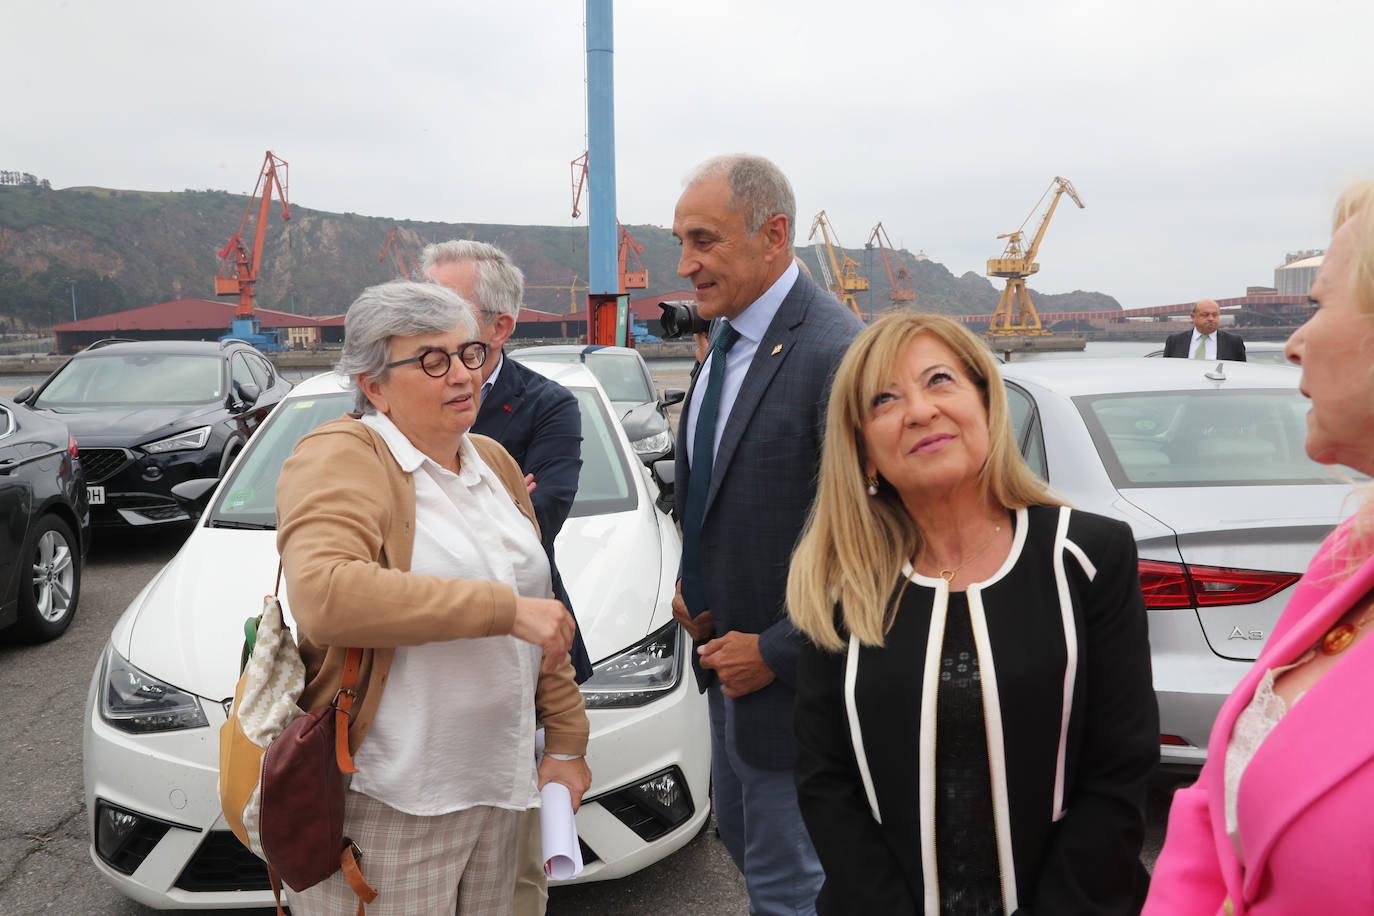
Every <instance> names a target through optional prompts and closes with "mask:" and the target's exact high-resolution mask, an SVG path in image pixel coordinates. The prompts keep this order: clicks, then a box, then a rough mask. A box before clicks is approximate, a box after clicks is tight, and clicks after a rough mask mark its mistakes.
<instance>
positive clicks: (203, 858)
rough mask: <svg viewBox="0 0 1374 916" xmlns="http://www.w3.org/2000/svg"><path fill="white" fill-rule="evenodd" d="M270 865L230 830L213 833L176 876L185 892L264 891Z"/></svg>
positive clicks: (267, 884)
mask: <svg viewBox="0 0 1374 916" xmlns="http://www.w3.org/2000/svg"><path fill="white" fill-rule="evenodd" d="M271 886H272V885H271V884H270V883H269V882H268V880H267V864H266V863H265V862H263V861H262V859H259V858H258V857H257V856H255V855H253V854H252V853H251V852H249V851H248V847H247V846H244V845H243V844H242V843H240V842H239V839H238V837H236V836H234V835H233V834H232V833H230V832H229V831H228V830H212V831H210V833H209V835H207V836H206V837H205V842H203V843H201V844H200V848H199V849H197V850H196V854H195V855H194V856H192V857H191V861H190V862H187V863H186V867H185V868H183V869H182V870H181V874H180V875H178V876H177V880H176V887H178V888H180V889H181V890H183V891H194V892H200V893H205V892H207V891H265V890H268V889H269V888H271Z"/></svg>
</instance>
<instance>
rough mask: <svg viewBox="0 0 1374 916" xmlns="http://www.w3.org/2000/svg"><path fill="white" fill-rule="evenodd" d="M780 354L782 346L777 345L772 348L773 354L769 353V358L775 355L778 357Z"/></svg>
mask: <svg viewBox="0 0 1374 916" xmlns="http://www.w3.org/2000/svg"><path fill="white" fill-rule="evenodd" d="M781 352H782V344H778V345H777V346H776V347H774V348H773V352H772V353H770V354H769V356H777V355H778V354H779V353H781Z"/></svg>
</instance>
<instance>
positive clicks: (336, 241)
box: [0, 186, 1120, 330]
mask: <svg viewBox="0 0 1374 916" xmlns="http://www.w3.org/2000/svg"><path fill="white" fill-rule="evenodd" d="M247 207H248V198H247V197H245V196H244V195H241V194H230V193H228V192H225V191H216V190H205V191H192V190H186V191H181V192H145V191H118V190H109V189H104V188H89V187H88V188H65V189H62V190H51V189H46V188H42V187H33V186H0V330H6V329H9V330H15V329H21V328H24V329H35V330H37V329H41V328H46V327H48V326H50V325H52V324H54V323H59V322H63V321H70V320H71V316H72V301H71V294H72V287H73V285H74V286H75V293H76V311H77V315H78V317H80V318H89V317H92V316H94V315H101V314H106V313H108V312H114V311H119V310H121V309H126V308H135V307H138V306H143V305H149V304H152V303H155V302H162V301H165V300H169V299H177V298H182V297H191V298H207V299H208V298H213V296H214V275H215V272H216V270H217V269H218V266H219V258H218V252H219V250H220V249H221V248H222V247H223V246H224V244H225V242H226V241H227V240H228V238H229V236H230V235H231V234H232V232H233V231H234V230H236V229H237V228H238V226H239V224H240V222H241V221H242V219H243V214H244V211H245V210H246V209H247ZM393 226H400V227H401V232H400V233H399V235H400V237H402V238H403V239H405V241H406V242H407V244H408V245H409V246H410V247H411V249H412V250H413V251H414V252H415V253H416V254H417V255H418V253H419V251H420V249H421V248H422V247H423V246H424V245H425V244H426V243H428V242H435V241H443V240H445V239H451V238H472V239H480V240H482V241H487V242H491V243H493V244H495V245H498V246H500V247H501V248H504V249H505V250H506V251H508V252H510V254H511V256H512V257H513V258H514V259H515V260H516V263H518V264H519V265H520V267H521V269H522V270H524V272H525V277H526V282H527V283H528V284H530V285H532V286H535V285H549V286H556V285H559V284H567V283H569V282H571V280H572V278H573V277H574V276H576V277H578V279H579V282H580V283H583V284H585V283H586V274H587V230H586V228H585V227H554V226H512V225H501V224H490V223H487V224H483V223H436V222H420V221H414V220H396V219H393V218H391V217H376V216H361V215H359V214H356V213H329V212H325V211H322V210H311V209H309V208H306V207H301V206H295V205H293V206H292V207H291V219H290V221H289V222H282V220H281V219H280V207H279V206H278V205H277V204H275V203H274V204H273V208H272V214H271V216H270V223H269V225H268V227H267V235H266V241H265V243H264V246H263V263H262V266H261V272H260V275H261V278H262V279H261V280H259V282H258V291H257V292H258V304H259V306H261V307H263V308H274V309H281V310H282V311H292V310H294V311H297V312H300V313H302V314H306V315H332V314H338V313H340V312H342V311H344V310H345V309H346V308H347V307H348V304H349V303H350V302H351V301H352V300H353V298H354V297H355V296H356V295H357V293H358V291H359V290H361V289H362V288H363V287H365V286H368V285H371V284H374V283H380V282H383V281H385V280H389V279H392V278H393V277H394V276H396V275H397V273H398V271H397V268H396V264H395V261H394V259H392V258H391V257H390V256H388V258H387V260H386V261H385V262H382V261H381V260H380V255H381V251H382V246H383V243H384V241H385V239H386V235H387V232H388V231H390V229H391V228H392V227H393ZM626 228H627V229H628V230H629V231H630V233H631V234H632V235H633V236H634V238H635V240H636V241H638V242H639V243H640V244H641V245H643V246H644V251H643V253H642V254H641V255H640V258H641V260H642V261H643V263H644V266H645V267H646V268H647V269H648V271H649V288H648V290H645V291H643V292H641V291H638V290H636V291H634V292H633V293H632V295H634V296H636V297H638V296H640V295H646V296H652V295H660V294H667V293H670V292H674V291H677V290H682V289H685V288H686V286H687V284H686V281H684V280H682V279H680V278H679V277H678V276H677V274H676V270H677V263H678V245H677V242H676V241H675V240H674V239H673V238H672V234H671V232H670V231H669V230H668V229H665V228H663V227H661V226H648V225H644V226H627V227H626ZM249 231H250V232H251V231H252V226H251V225H250V227H249ZM798 253H799V255H800V256H801V257H802V259H803V260H804V261H805V262H806V263H807V265H808V266H809V267H810V268H811V270H812V273H813V275H816V276H819V275H820V273H819V271H818V269H817V268H818V265H817V264H816V260H815V255H814V252H813V250H812V249H810V248H807V247H799V248H798ZM848 253H849V255H850V256H851V257H853V258H854V259H855V260H857V261H859V263H860V264H863V265H867V263H868V260H867V258H868V257H869V252H865V251H864V250H862V249H860V250H852V249H851V250H850V251H849V252H848ZM898 257H900V258H901V259H902V261H903V263H904V264H905V265H906V266H907V269H908V270H909V271H910V272H911V273H912V276H913V277H914V284H913V285H914V288H915V289H916V295H917V300H916V301H917V305H918V306H919V307H921V308H923V309H929V310H931V311H939V312H946V313H962V314H974V313H983V312H990V311H992V310H993V309H994V308H995V307H996V304H997V297H998V293H999V290H1000V284H999V285H998V286H996V287H994V286H993V284H992V283H990V282H989V281H988V279H987V278H985V277H982V276H979V275H977V274H974V273H966V274H964V275H963V276H961V277H955V276H954V275H953V274H951V273H950V272H949V271H948V270H947V269H945V268H944V267H943V266H942V265H940V264H938V263H936V262H934V261H930V260H926V259H919V260H918V259H917V258H916V257H915V256H913V255H912V254H911V253H910V252H907V251H901V252H898ZM874 261H875V268H876V269H874V270H872V271H871V272H870V273H869V276H870V278H871V285H872V290H871V294H864V295H863V297H862V298H861V299H860V301H859V306H860V308H861V309H862V310H864V311H870V310H872V311H882V310H884V309H885V308H887V306H888V302H889V299H888V295H889V284H888V281H887V275H886V273H885V272H884V271H883V269H882V266H881V262H879V261H877V260H876V258H874ZM1034 295H1035V296H1036V298H1035V302H1036V305H1037V307H1038V308H1041V309H1042V310H1044V311H1056V310H1061V309H1080V308H1094V309H1104V308H1105V309H1112V308H1119V307H1120V306H1119V305H1118V304H1117V302H1116V300H1114V299H1112V298H1111V297H1110V296H1107V295H1104V294H1101V293H1081V292H1079V293H1068V294H1064V295H1060V296H1041V295H1039V294H1034ZM526 301H527V303H528V304H529V305H531V306H534V307H536V308H541V309H544V310H546V311H552V312H559V313H564V312H567V311H568V310H569V307H570V303H571V301H572V297H571V296H570V294H569V292H568V291H567V290H566V289H561V290H559V289H530V290H529V291H528V294H527V296H526ZM576 301H577V303H579V307H580V303H581V302H583V301H584V300H583V298H582V294H581V293H580V292H579V293H578V295H577V297H576Z"/></svg>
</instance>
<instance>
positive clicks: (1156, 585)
mask: <svg viewBox="0 0 1374 916" xmlns="http://www.w3.org/2000/svg"><path fill="white" fill-rule="evenodd" d="M1296 581H1298V575H1297V574H1296V573H1276V572H1263V571H1261V570H1255V569H1227V568H1224V567H1221V566H1188V565H1186V564H1183V563H1162V562H1160V561H1159V560H1141V561H1140V591H1141V592H1142V593H1143V594H1144V596H1145V607H1147V608H1149V609H1151V610H1167V609H1170V608H1191V607H1218V606H1220V605H1229V604H1254V603H1255V602H1257V601H1263V600H1264V599H1265V598H1268V597H1270V596H1271V595H1276V594H1278V593H1279V592H1281V591H1283V590H1284V589H1285V588H1287V587H1288V586H1290V585H1292V584H1293V583H1294V582H1296Z"/></svg>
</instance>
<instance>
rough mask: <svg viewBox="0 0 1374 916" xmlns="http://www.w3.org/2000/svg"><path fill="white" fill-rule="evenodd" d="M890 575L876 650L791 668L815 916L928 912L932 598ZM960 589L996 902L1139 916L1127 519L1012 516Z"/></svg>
mask: <svg viewBox="0 0 1374 916" xmlns="http://www.w3.org/2000/svg"><path fill="white" fill-rule="evenodd" d="M904 574H905V575H906V576H907V578H908V579H909V580H910V581H909V584H908V585H907V588H906V591H905V593H904V595H903V597H902V599H901V603H900V606H899V608H898V611H897V614H896V619H895V622H894V624H893V627H892V629H891V631H890V632H889V633H888V636H887V639H886V645H885V646H884V647H883V648H880V649H877V648H867V647H860V645H859V643H858V641H857V640H856V639H853V638H851V639H850V641H849V647H848V650H847V651H845V652H840V653H829V652H823V651H820V650H818V649H816V648H815V647H813V646H807V647H806V648H805V649H804V650H803V652H802V656H801V661H800V666H799V668H798V671H797V705H796V717H795V728H796V736H797V755H798V759H797V771H796V772H797V789H798V795H799V798H800V802H801V809H802V815H803V817H804V818H805V821H806V826H807V829H808V831H809V832H810V834H811V839H812V841H813V843H814V844H815V847H816V851H817V853H818V854H819V856H820V860H821V864H822V865H823V866H824V867H825V876H826V880H825V886H824V887H823V888H822V890H821V894H820V898H819V900H818V901H817V910H818V912H819V913H821V914H838V913H846V914H848V913H852V914H877V913H881V914H884V916H898V914H914V913H928V914H937V913H939V910H940V907H939V899H940V898H939V892H938V889H937V887H936V880H935V875H936V867H935V855H936V849H937V846H938V838H937V837H935V835H934V832H935V827H934V825H935V793H936V786H935V784H934V775H933V774H934V768H935V746H936V742H937V741H938V740H939V735H937V734H936V731H935V695H936V688H937V685H938V684H939V675H940V672H939V665H940V656H941V648H942V644H943V640H944V621H945V611H946V607H947V603H948V598H949V591H948V587H947V585H946V583H945V582H944V581H943V580H941V579H929V578H926V577H924V576H920V575H917V574H915V573H914V572H913V571H912V569H911V567H910V565H908V566H907V568H906V569H905V570H904ZM966 595H967V598H968V605H969V614H970V617H971V618H972V622H973V632H974V642H975V644H976V646H977V651H978V662H979V666H980V668H981V673H982V685H983V717H984V723H985V725H986V729H987V745H988V758H989V760H988V762H989V769H990V771H991V777H992V797H993V805H994V812H995V823H994V824H990V825H988V826H989V829H993V830H995V834H996V842H997V850H998V858H999V861H1000V865H1001V871H1002V897H1003V902H1004V906H1005V912H1006V913H1008V914H1022V916H1025V914H1056V916H1059V914H1080V913H1081V914H1089V913H1091V914H1118V913H1121V914H1126V913H1137V912H1139V909H1140V905H1141V903H1142V902H1143V900H1144V894H1145V887H1146V883H1147V881H1148V878H1147V876H1146V874H1145V872H1144V869H1143V868H1142V866H1141V864H1140V861H1139V854H1140V847H1141V842H1142V837H1143V834H1144V821H1145V818H1144V803H1145V787H1146V781H1147V779H1148V777H1149V775H1150V773H1151V771H1152V770H1153V769H1154V766H1155V764H1156V763H1157V762H1158V759H1159V713H1158V708H1157V706H1156V703H1155V696H1154V690H1153V685H1152V683H1151V678H1150V648H1149V642H1148V637H1147V633H1146V618H1145V608H1144V601H1143V599H1142V598H1141V593H1140V579H1139V572H1138V569H1137V558H1136V548H1135V540H1134V539H1133V537H1132V535H1131V531H1130V528H1129V527H1128V526H1127V525H1125V524H1124V523H1122V522H1119V521H1115V520H1112V519H1108V518H1105V517H1103V516H1098V515H1092V514H1089V513H1086V512H1078V511H1073V510H1070V509H1068V508H1061V507H1058V506H1035V507H1032V508H1030V509H1022V510H1018V511H1017V512H1016V513H1015V534H1014V538H1013V541H1012V548H1011V552H1010V553H1009V554H1008V556H1007V559H1006V562H1005V563H1003V565H1002V567H1001V568H1000V569H999V570H998V571H997V572H996V573H995V574H994V575H993V576H991V577H990V578H989V579H987V580H986V581H983V582H979V583H977V584H974V585H970V586H969V587H968V589H967V592H966Z"/></svg>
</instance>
